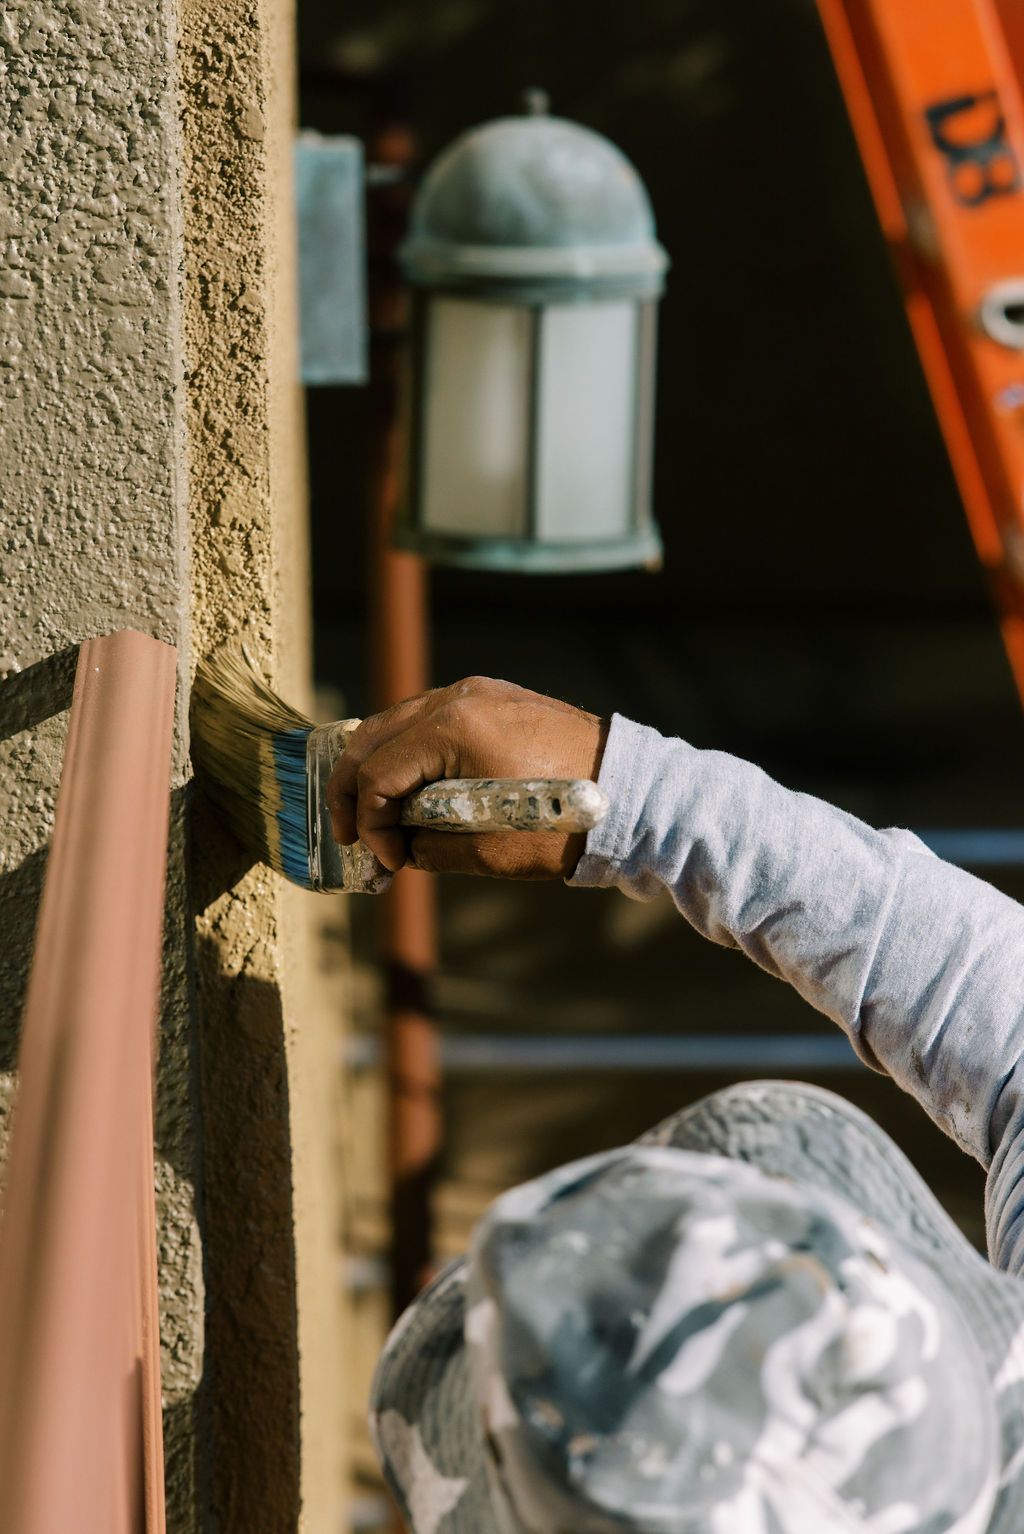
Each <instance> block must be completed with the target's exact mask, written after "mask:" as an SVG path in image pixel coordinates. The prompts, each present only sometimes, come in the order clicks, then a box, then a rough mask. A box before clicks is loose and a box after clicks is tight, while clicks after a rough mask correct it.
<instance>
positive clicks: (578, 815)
mask: <svg viewBox="0 0 1024 1534" xmlns="http://www.w3.org/2000/svg"><path fill="white" fill-rule="evenodd" d="M358 725H359V720H358V719H344V720H341V721H340V722H339V723H337V724H330V725H320V726H318V727H317V728H316V729H314V730H312V731H311V732H310V736H309V741H308V744H307V752H306V775H307V792H308V806H309V868H310V879H311V882H312V884H313V887H314V889H318V890H322V891H324V892H331V891H336V890H338V891H341V890H343V891H347V892H348V893H350V894H355V893H364V894H379V893H381V892H382V891H383V890H385V889H387V887H388V885H389V884H390V882H391V875H390V874H389V873H388V871H387V869H386V868H385V867H384V865H383V864H382V863H380V862H379V861H378V860H377V858H376V857H374V855H373V853H372V852H371V851H370V850H369V848H368V847H364V846H363V844H362V843H361V842H356V843H355V845H354V846H352V847H339V846H338V844H337V843H336V842H335V841H334V838H333V836H332V835H331V826H330V815H329V813H328V810H327V798H326V788H327V781H328V779H329V778H330V775H331V772H332V771H333V769H334V766H335V763H336V762H337V760H338V758H339V757H340V756H341V754H342V752H343V751H344V749H345V741H346V739H347V737H348V736H349V735H350V734H351V733H352V731H353V730H355V729H357V728H358ZM607 811H608V800H607V798H606V797H605V795H604V794H603V793H602V791H601V790H600V789H599V788H598V786H597V784H596V783H591V782H588V781H587V780H586V779H580V778H573V779H537V780H529V779H521V778H452V779H445V780H442V781H441V782H438V783H430V784H428V785H427V786H426V787H425V788H421V789H420V790H419V791H418V792H417V793H415V794H411V795H410V796H409V798H408V799H406V800H405V801H404V803H403V805H402V815H401V819H402V824H403V825H406V826H419V827H432V828H434V829H435V830H444V831H454V832H460V831H461V832H464V833H465V832H489V831H562V832H581V831H589V830H591V829H592V828H593V827H594V826H596V825H598V824H599V823H600V822H601V821H602V820H603V819H604V816H605V815H606V814H607Z"/></svg>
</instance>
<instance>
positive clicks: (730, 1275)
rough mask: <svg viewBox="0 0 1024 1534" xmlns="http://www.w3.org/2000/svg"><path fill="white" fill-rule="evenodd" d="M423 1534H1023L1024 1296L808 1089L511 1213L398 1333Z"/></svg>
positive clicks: (754, 1100)
mask: <svg viewBox="0 0 1024 1534" xmlns="http://www.w3.org/2000/svg"><path fill="white" fill-rule="evenodd" d="M371 1425H372V1427H373V1430H374V1434H375V1438H376V1442H377V1446H378V1450H379V1453H380V1456H381V1461H382V1464H383V1466H384V1469H385V1473H386V1476H387V1479H388V1482H389V1485H390V1486H391V1488H392V1491H393V1492H394V1495H395V1497H396V1498H397V1500H398V1503H399V1506H400V1507H401V1509H402V1511H403V1513H404V1515H405V1517H406V1519H407V1521H408V1524H409V1527H410V1528H411V1529H412V1530H413V1531H414V1534H855V1531H856V1534H1020V1531H1021V1530H1022V1529H1024V1487H1022V1479H1021V1477H1022V1474H1024V1284H1022V1283H1021V1282H1020V1281H1019V1280H1018V1279H1015V1278H1012V1277H1009V1276H1007V1275H1005V1274H1001V1273H997V1272H995V1271H994V1270H993V1269H992V1268H991V1267H990V1266H989V1265H988V1264H987V1263H986V1262H985V1261H984V1260H983V1259H982V1258H981V1257H980V1256H979V1255H978V1254H977V1253H976V1252H975V1251H974V1250H973V1248H972V1247H971V1246H970V1244H969V1243H968V1242H967V1241H966V1239H965V1238H964V1236H963V1235H962V1234H961V1233H960V1232H959V1231H958V1230H957V1228H956V1227H955V1226H954V1225H953V1223H952V1222H951V1221H950V1220H949V1218H948V1216H947V1215H946V1214H945V1213H944V1212H943V1210H942V1209H941V1208H940V1206H939V1205H938V1203H937V1202H936V1200H935V1199H934V1198H933V1196H932V1194H931V1193H930V1192H929V1191H928V1189H927V1188H926V1187H925V1185H924V1183H923V1182H922V1181H921V1179H920V1178H919V1177H918V1175H917V1173H916V1172H915V1171H914V1170H913V1168H912V1167H911V1166H910V1164H909V1163H908V1162H907V1161H906V1159H905V1158H904V1156H903V1155H902V1154H901V1152H900V1151H899V1150H897V1148H896V1147H895V1146H894V1145H893V1143H892V1141H891V1140H890V1139H889V1138H888V1136H886V1135H885V1134H884V1133H883V1132H882V1131H881V1130H880V1129H879V1128H878V1127H877V1126H876V1125H875V1124H874V1123H872V1121H871V1120H870V1119H868V1118H866V1117H865V1116H864V1115H863V1114H862V1113H860V1112H859V1111H858V1110H857V1109H855V1108H853V1107H852V1106H851V1105H850V1104H849V1103H847V1102H845V1101H844V1100H843V1099H842V1098H839V1097H836V1096H834V1095H833V1094H832V1093H829V1092H825V1091H822V1090H821V1089H819V1088H815V1087H809V1086H804V1085H801V1084H798V1083H788V1082H785V1083H779V1082H761V1083H747V1084H744V1085H741V1086H738V1087H733V1088H730V1089H729V1090H727V1091H725V1092H719V1093H716V1094H715V1095H714V1096H712V1097H709V1098H706V1099H704V1101H703V1102H701V1103H698V1104H696V1105H695V1106H694V1107H692V1108H689V1109H687V1110H685V1111H684V1112H683V1113H681V1114H679V1115H677V1116H676V1117H675V1118H673V1119H670V1120H668V1121H667V1122H666V1123H665V1124H663V1125H661V1126H660V1127H659V1128H657V1129H655V1130H652V1131H651V1132H650V1133H649V1134H648V1135H646V1136H644V1137H643V1139H641V1140H640V1141H638V1142H636V1143H635V1144H633V1145H630V1146H626V1147H624V1148H622V1149H620V1150H615V1151H610V1152H607V1153H605V1154H602V1155H597V1156H590V1157H588V1158H586V1159H585V1160H583V1161H578V1162H574V1163H572V1164H571V1165H569V1166H565V1167H560V1168H558V1169H557V1170H556V1171H554V1172H550V1173H548V1174H547V1175H546V1176H544V1177H540V1178H538V1179H537V1180H536V1181H534V1182H530V1183H527V1184H525V1185H524V1186H523V1187H520V1188H515V1189H513V1190H512V1191H511V1192H509V1193H506V1194H504V1195H503V1196H502V1197H501V1198H499V1199H498V1200H497V1201H496V1202H495V1203H494V1204H493V1205H492V1206H491V1208H490V1210H489V1211H488V1212H487V1214H486V1215H485V1216H484V1218H483V1220H482V1221H481V1222H480V1224H479V1225H478V1227H477V1229H476V1232H475V1233H474V1239H473V1243H472V1247H471V1250H470V1252H469V1254H468V1255H467V1257H465V1258H463V1259H461V1260H460V1261H458V1262H456V1263H455V1264H453V1265H452V1266H451V1267H449V1268H448V1269H447V1270H446V1271H445V1272H444V1273H443V1274H442V1275H441V1277H440V1278H438V1279H437V1281H436V1282H435V1283H434V1284H433V1285H432V1286H431V1287H430V1288H429V1289H428V1290H427V1291H426V1292H425V1293H424V1294H423V1295H422V1296H421V1297H420V1298H419V1299H418V1300H417V1301H416V1302H415V1304H414V1305H412V1306H411V1307H410V1309H409V1310H408V1311H407V1312H406V1313H405V1315H404V1316H403V1317H402V1319H401V1320H400V1321H399V1323H398V1325H397V1326H396V1327H395V1329H394V1331H393V1332H392V1334H391V1337H390V1338H389V1340H388V1343H387V1345H386V1347H385V1349H384V1352H383V1355H382V1357H381V1360H380V1363H379V1365H378V1369H377V1375H376V1378H375V1381H374V1386H373V1398H372V1410H371Z"/></svg>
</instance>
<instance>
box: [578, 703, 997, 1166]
mask: <svg viewBox="0 0 1024 1534" xmlns="http://www.w3.org/2000/svg"><path fill="white" fill-rule="evenodd" d="M601 785H602V787H603V788H604V789H605V791H606V792H607V793H608V795H609V797H610V799H611V801H612V810H611V813H610V815H609V818H608V820H607V821H606V822H605V824H604V825H602V826H601V827H599V828H598V829H597V831H595V832H591V834H590V837H589V839H588V842H587V849H586V852H585V854H584V857H583V858H582V859H581V861H580V864H579V867H578V868H577V870H576V874H575V875H574V878H573V880H572V882H573V883H575V884H586V885H613V886H615V887H617V888H618V889H620V890H622V891H623V892H624V893H625V894H627V895H631V896H633V897H634V898H638V899H645V898H650V897H652V896H653V895H655V894H657V893H658V892H659V891H660V890H662V889H667V890H668V891H669V892H670V893H671V896H672V898H673V900H674V901H675V903H676V905H677V907H678V908H679V910H680V911H681V913H682V914H683V916H685V917H686V919H687V920H688V921H689V922H690V923H691V924H692V925H693V926H694V927H695V928H696V929H697V930H698V931H699V932H701V933H703V934H704V936H706V937H708V938H710V939H711V940H712V941H713V942H718V943H723V944H726V945H728V946H735V947H738V948H741V949H742V950H743V951H744V952H745V953H746V954H747V955H748V956H749V957H750V958H751V959H753V960H754V962H755V963H757V964H759V965H760V966H761V967H762V968H763V969H765V970H767V971H768V972H769V973H770V974H773V975H777V976H778V977H780V978H781V979H784V980H787V981H789V983H790V984H791V985H793V986H794V987H795V988H796V990H797V991H799V993H800V994H801V995H802V996H803V997H804V998H805V999H806V1000H807V1001H809V1002H810V1003H811V1005H812V1006H814V1007H816V1008H818V1009H819V1010H820V1011H822V1012H824V1013H825V1014H826V1015H827V1016H828V1017H830V1018H832V1019H833V1020H834V1021H835V1022H836V1023H838V1024H839V1025H840V1027H842V1028H843V1029H844V1030H845V1032H846V1033H847V1035H848V1037H849V1038H850V1040H851V1043H852V1044H853V1046H854V1048H855V1049H856V1050H857V1052H858V1054H860V1055H861V1057H862V1058H863V1059H864V1060H865V1061H866V1062H867V1063H868V1064H870V1065H873V1066H875V1067H877V1068H880V1069H882V1070H884V1071H886V1072H888V1073H889V1074H890V1075H892V1076H893V1077H894V1078H895V1080H896V1081H897V1082H898V1083H899V1084H900V1085H901V1086H902V1087H903V1088H905V1089H906V1090H907V1091H909V1092H911V1093H912V1094H913V1095H914V1096H915V1097H916V1098H917V1099H918V1101H919V1102H921V1103H922V1105H923V1106H924V1107H925V1109H926V1110H927V1111H928V1113H929V1114H931V1116H932V1117H933V1118H934V1119H935V1120H936V1121H937V1122H938V1123H939V1124H940V1125H941V1126H942V1128H943V1129H945V1130H946V1131H947V1133H949V1134H950V1135H952V1136H953V1138H954V1139H956V1140H957V1141H958V1142H959V1143H960V1144H961V1145H962V1146H963V1147H964V1148H965V1149H966V1150H968V1151H969V1152H970V1153H971V1154H972V1155H975V1156H976V1157H978V1159H979V1160H981V1161H982V1162H984V1163H986V1164H987V1163H988V1161H989V1160H990V1158H991V1156H992V1154H993V1152H994V1151H995V1149H996V1147H997V1145H998V1142H999V1138H1000V1136H1001V1134H1002V1133H1003V1131H1004V1130H1005V1128H1006V1126H1007V1124H1008V1122H1009V1121H1010V1120H1011V1118H1012V1117H1013V1116H1014V1114H1015V1112H1016V1110H1017V1104H1018V1095H1019V1094H1018V1082H1017V1062H1018V1059H1019V1057H1020V1055H1021V1052H1022V1050H1024V988H1022V986H1021V983H1020V982H1021V972H1022V970H1024V909H1022V908H1021V907H1020V906H1018V905H1016V904H1015V903H1014V902H1013V901H1011V900H1009V899H1007V898H1006V897H1005V896H1003V895H1001V894H999V892H998V891H996V890H994V889H992V888H991V887H990V886H989V885H986V884H983V883H982V882H981V881H979V880H977V879H974V878H972V877H971V876H970V875H968V874H965V873H963V872H962V871H961V870H959V869H957V868H954V867H952V866H951V865H949V864H946V863H943V862H941V861H940V860H939V859H937V858H935V857H933V856H932V854H931V853H929V852H928V850H927V849H926V848H925V847H924V846H923V844H922V843H921V842H920V841H918V839H917V838H916V837H914V836H912V835H911V834H910V833H909V832H906V831H876V830H873V829H872V828H871V827H869V826H867V825H865V824H863V822H861V821H859V820H857V819H855V818H854V817H853V816H850V815H846V814H844V813H843V812H842V811H840V810H837V809H835V808H833V807H832V806H830V805H828V804H825V803H823V802H822V801H820V800H817V799H813V798H811V797H809V796H807V795H805V794H796V793H792V792H790V791H789V790H787V789H784V788H782V787H780V786H779V785H778V784H777V783H774V782H773V781H772V780H771V779H770V778H768V777H767V776H766V775H765V774H764V773H763V772H761V771H760V770H759V769H758V768H756V767H753V766H751V765H750V764H748V763H746V762H741V761H738V760H737V759H736V758H733V757H729V756H725V755H723V754H721V753H718V752H708V751H698V750H695V749H694V748H693V747H691V746H689V745H687V744H686V743H685V742H682V741H676V740H666V739H664V738H663V737H661V736H659V735H657V734H656V732H654V731H653V730H647V729H644V728H642V727H641V726H637V725H633V724H630V723H629V722H628V721H626V720H622V719H619V718H616V720H615V721H614V723H613V726H612V730H611V733H610V736H609V740H608V745H607V748H606V751H605V757H604V763H603V766H602V770H601Z"/></svg>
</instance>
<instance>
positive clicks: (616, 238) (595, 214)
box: [401, 92, 668, 302]
mask: <svg viewBox="0 0 1024 1534" xmlns="http://www.w3.org/2000/svg"><path fill="white" fill-rule="evenodd" d="M527 102H528V110H527V113H526V114H525V115H523V116H521V117H503V118H499V119H497V120H496V121H494V122H489V123H485V124H484V125H483V126H482V127H478V128H473V129H471V130H470V131H469V132H467V133H464V134H463V135H462V136H461V138H459V139H457V140H456V141H455V143H454V144H452V145H451V147H450V148H449V149H448V150H446V151H445V153H444V154H442V155H441V156H440V158H439V159H438V160H437V161H436V162H435V163H434V165H433V166H432V167H431V169H430V171H429V172H428V173H427V175H426V177H425V178H424V181H423V184H422V186H421V187H420V190H419V193H418V195H417V197H416V200H415V203H414V205H413V210H412V221H411V231H410V235H409V238H408V239H407V240H406V242H405V244H404V246H403V248H402V251H401V260H402V265H403V268H404V271H405V275H406V276H407V278H408V279H409V281H411V282H413V283H415V284H417V285H421V286H425V287H434V288H444V289H447V290H449V291H460V290H461V291H467V290H468V291H472V292H473V293H474V296H476V297H480V298H483V297H486V296H487V290H488V289H492V290H494V296H495V298H497V299H499V300H508V299H513V300H515V299H517V298H518V299H519V300H520V301H525V302H531V301H538V302H543V301H545V300H547V299H555V298H558V297H561V298H563V299H572V298H577V297H578V298H581V299H585V300H586V299H592V298H598V297H608V298H613V297H616V298H617V297H645V296H649V297H654V296H656V295H657V294H658V293H660V291H661V288H662V284H663V276H664V272H665V270H666V268H667V266H668V257H667V256H666V254H665V252H664V250H663V249H662V247H661V246H660V245H659V244H658V241H657V239H656V238H655V225H654V214H653V212H652V209H651V203H650V199H649V198H648V195H647V191H646V188H645V187H644V184H643V182H642V180H641V179H640V176H639V175H638V173H637V171H636V169H635V168H634V166H633V165H632V164H631V163H630V161H629V160H628V159H627V158H626V156H625V155H624V154H623V153H622V152H621V150H619V149H617V148H616V147H615V145H614V144H612V143H610V142H609V140H608V139H606V138H604V137H603V136H602V135H601V134H600V133H595V132H593V131H592V130H591V129H589V128H584V127H581V126H580V125H579V124H578V123H573V122H568V121H566V120H565V119H563V118H559V117H550V116H548V115H547V113H546V110H544V105H545V103H544V98H543V97H542V96H541V94H540V93H539V92H536V93H534V92H531V93H530V94H529V96H528V98H527Z"/></svg>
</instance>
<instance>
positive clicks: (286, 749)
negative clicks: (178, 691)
mask: <svg viewBox="0 0 1024 1534" xmlns="http://www.w3.org/2000/svg"><path fill="white" fill-rule="evenodd" d="M191 723H192V756H193V760H194V761H195V763H196V766H197V768H198V769H199V770H200V772H201V773H202V775H203V778H204V780H205V782H206V786H207V788H208V790H209V792H210V794H211V795H212V797H213V798H214V799H215V800H216V802H217V804H218V805H219V806H220V809H221V811H222V814H223V816H224V819H225V820H226V821H227V822H228V824H229V825H230V826H231V828H232V829H233V830H234V832H235V833H236V835H237V836H238V837H239V839H240V840H241V841H242V842H244V843H245V844H246V845H247V846H248V847H250V848H251V849H252V850H253V852H255V853H256V855H257V856H258V857H260V858H261V859H262V860H263V861H264V862H266V863H269V864H270V866H271V868H276V869H277V870H278V872H279V873H283V874H284V875H285V877H286V878H288V879H291V880H292V882H293V883H295V884H301V885H302V886H303V888H304V889H312V888H313V884H312V882H311V877H310V828H309V823H308V815H309V810H308V802H307V790H306V777H307V774H306V745H307V741H308V739H309V733H310V730H311V729H312V728H313V726H312V723H311V722H310V721H309V720H308V719H306V718H305V716H304V715H302V714H300V713H299V712H298V711H297V710H296V709H293V708H291V707H290V706H289V705H288V704H287V703H284V702H282V700H281V699H280V698H279V697H278V696H277V694H276V693H274V692H272V691H271V689H270V688H269V687H268V686H267V684H266V682H265V681H264V680H263V678H262V677H261V676H260V674H259V672H258V671H257V670H256V668H255V666H254V665H253V664H252V662H251V661H250V659H249V657H248V655H247V654H246V652H245V650H244V649H243V648H242V647H240V646H238V645H237V644H234V645H232V644H229V645H227V646H225V647H224V649H223V650H222V651H221V652H220V653H219V654H218V655H217V656H216V657H214V658H212V659H210V660H207V661H204V662H202V663H201V664H200V666H199V669H198V671H197V674H196V682H195V687H194V689H193V694H192V710H191Z"/></svg>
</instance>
